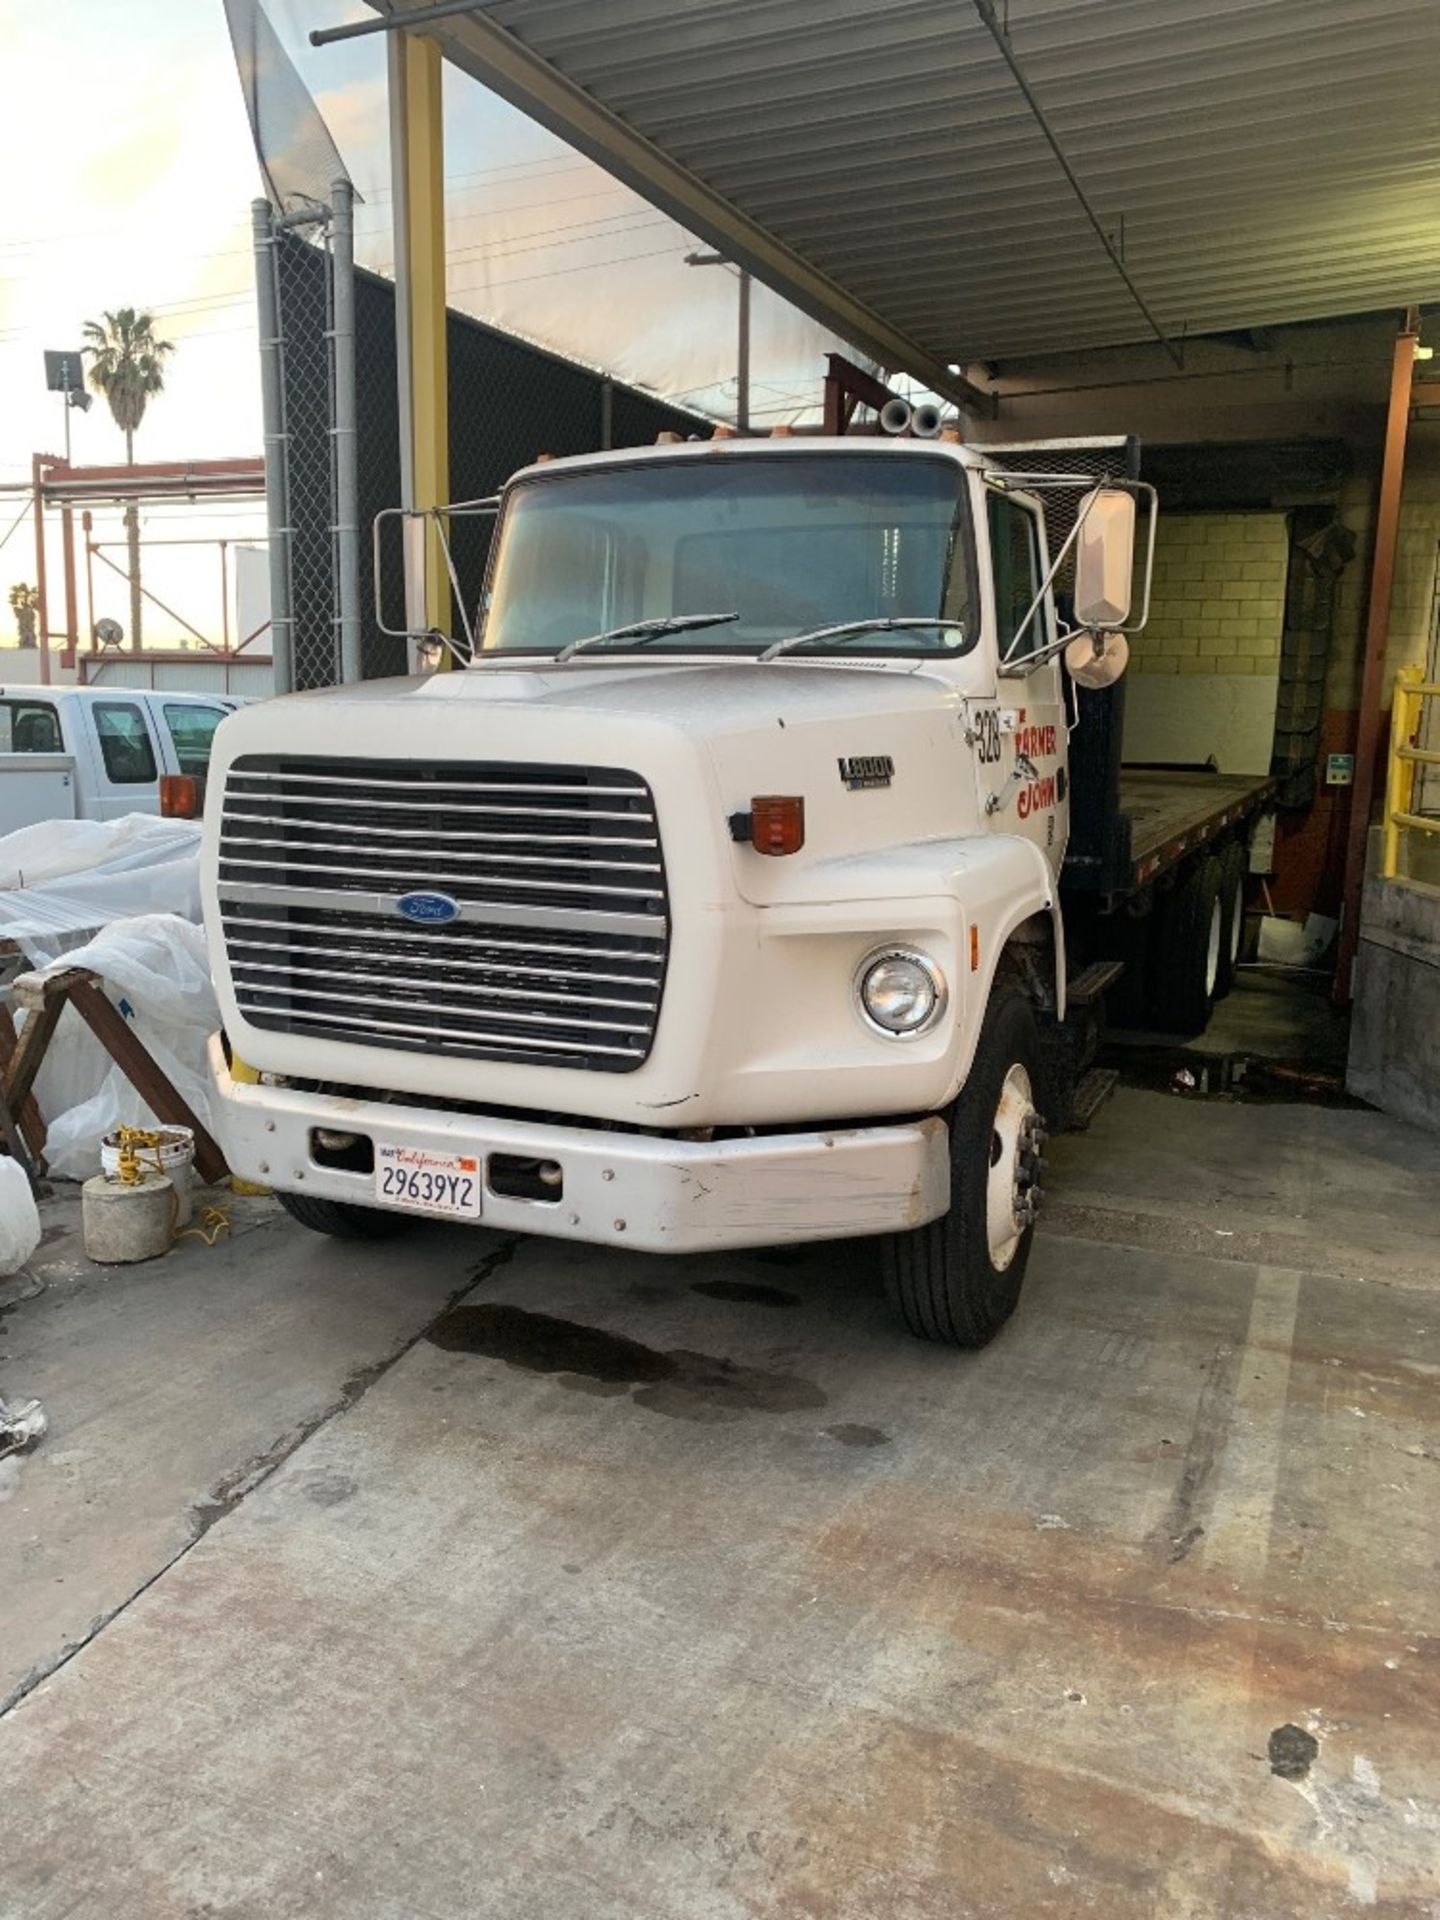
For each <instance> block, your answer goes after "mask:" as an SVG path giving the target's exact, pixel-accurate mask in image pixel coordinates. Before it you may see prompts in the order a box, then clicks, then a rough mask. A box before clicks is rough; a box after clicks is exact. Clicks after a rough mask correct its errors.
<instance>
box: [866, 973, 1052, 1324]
mask: <svg viewBox="0 0 1440 1920" xmlns="http://www.w3.org/2000/svg"><path fill="white" fill-rule="evenodd" d="M1041 1084H1042V1068H1041V1061H1040V1043H1039V1037H1038V1035H1037V1033H1036V1030H1035V1016H1034V1013H1033V1011H1032V1010H1031V1006H1030V1002H1029V1001H1028V1000H1027V999H1026V998H1025V996H1024V994H1023V993H1021V992H1019V991H1018V990H1017V989H1015V988H1010V987H1002V988H999V989H997V991H996V993H995V995H994V997H993V998H992V999H991V1002H990V1006H989V1008H988V1010H987V1012H986V1015H985V1022H984V1025H983V1026H982V1027H981V1029H980V1039H979V1043H978V1044H977V1046H976V1049H975V1062H974V1065H973V1066H972V1067H971V1069H970V1077H969V1079H968V1080H967V1081H966V1083H965V1090H964V1092H963V1093H962V1094H961V1096H960V1098H959V1100H958V1101H957V1102H956V1105H955V1111H954V1114H953V1117H952V1120H951V1125H950V1211H949V1213H947V1214H946V1215H945V1217H944V1218H943V1219H942V1220H932V1221H931V1222H930V1224H929V1225H928V1226H924V1227H917V1228H916V1229H915V1230H914V1231H913V1232H912V1233H899V1234H894V1235H892V1236H891V1237H890V1238H889V1239H888V1240H887V1241H886V1242H885V1245H884V1252H883V1260H884V1274H885V1290H886V1292H887V1294H888V1295H889V1297H890V1301H891V1304H892V1305H893V1306H894V1307H895V1308H896V1310H897V1311H898V1312H899V1314H900V1316H901V1318H902V1319H903V1320H904V1322H905V1324H906V1326H908V1327H909V1329H910V1331H911V1332H912V1333H914V1334H918V1335H919V1336H920V1338H921V1339H923V1340H942V1341H946V1342H948V1343H949V1344H950V1345H951V1346H955V1347H983V1346H984V1345H986V1343H987V1342H988V1341H990V1340H993V1339H994V1337H995V1335H996V1334H997V1333H998V1332H999V1331H1000V1329H1001V1327H1003V1326H1004V1324H1005V1322H1006V1321H1007V1320H1008V1319H1009V1318H1010V1315H1011V1314H1012V1313H1013V1312H1014V1311H1015V1303H1016V1301H1017V1300H1018V1299H1019V1298H1020V1287H1021V1283H1022V1282H1023V1280H1024V1278H1025V1267H1026V1263H1027V1261H1028V1260H1029V1258H1030V1243H1031V1240H1032V1239H1033V1238H1034V1232H1035V1216H1036V1213H1037V1211H1038V1208H1039V1203H1040V1197H1041V1192H1040V1186H1039V1180H1040V1175H1041V1173H1042V1172H1043V1170H1044V1165H1045V1162H1044V1160H1043V1158H1042V1157H1041V1151H1042V1148H1043V1147H1044V1144H1045V1123H1044V1120H1043V1119H1042V1117H1041V1115H1040V1113H1039V1111H1038V1109H1037V1107H1036V1105H1035V1100H1036V1094H1037V1090H1038V1089H1039V1087H1040V1086H1041Z"/></svg>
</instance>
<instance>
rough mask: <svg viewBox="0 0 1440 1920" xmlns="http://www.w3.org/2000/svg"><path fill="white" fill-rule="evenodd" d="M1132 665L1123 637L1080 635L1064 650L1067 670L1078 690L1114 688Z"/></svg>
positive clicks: (1128, 644)
mask: <svg viewBox="0 0 1440 1920" xmlns="http://www.w3.org/2000/svg"><path fill="white" fill-rule="evenodd" d="M1129 662H1130V642H1129V641H1128V640H1127V639H1126V638H1125V636H1124V634H1123V633H1081V634H1077V635H1076V637H1075V638H1074V639H1073V640H1072V641H1070V643H1069V645H1068V646H1067V647H1066V649H1065V669H1066V671H1067V672H1068V673H1069V675H1070V678H1071V679H1072V680H1073V681H1074V682H1075V684H1076V686H1077V687H1113V686H1114V684H1115V682H1116V681H1117V680H1118V679H1119V678H1120V676H1121V674H1122V673H1124V671H1125V669H1126V667H1127V666H1128V665H1129Z"/></svg>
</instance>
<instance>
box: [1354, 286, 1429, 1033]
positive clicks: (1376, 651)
mask: <svg viewBox="0 0 1440 1920" xmlns="http://www.w3.org/2000/svg"><path fill="white" fill-rule="evenodd" d="M1419 340H1420V311H1419V308H1418V307H1407V308H1406V309H1405V314H1404V317H1403V318H1402V320H1401V322H1400V330H1399V332H1398V333H1397V334H1396V336H1395V351H1394V353H1393V355H1392V356H1391V361H1390V405H1389V408H1388V410H1387V413H1386V416H1385V452H1384V455H1383V457H1382V460H1381V463H1380V489H1379V492H1378V494H1377V495H1376V500H1375V543H1374V548H1373V550H1372V553H1371V557H1370V593H1369V599H1368V602H1367V605H1366V611H1365V652H1364V656H1363V659H1362V663H1361V668H1360V717H1359V722H1358V725H1357V728H1356V734H1355V779H1354V784H1353V786H1352V787H1351V789H1350V824H1349V828H1348V831H1347V835H1346V842H1345V884H1344V889H1343V891H1342V893H1341V914H1340V945H1339V953H1338V956H1337V959H1336V963H1335V999H1336V1001H1337V1002H1338V1003H1339V1004H1340V1005H1341V1006H1345V1005H1346V1004H1348V1002H1349V1000H1350V990H1351V978H1352V975H1353V973H1354V968H1355V949H1356V947H1357V946H1358V945H1359V942H1360V897H1361V894H1362V892H1363V891H1364V886H1365V854H1366V848H1367V846H1368V843H1369V839H1370V809H1371V805H1372V803H1373V801H1374V798H1375V780H1376V774H1377V772H1378V764H1379V758H1380V736H1381V731H1382V729H1383V726H1384V711H1383V708H1382V706H1381V700H1380V696H1381V693H1382V692H1383V690H1384V686H1385V650H1386V645H1387V643H1388V641H1389V638H1390V592H1391V588H1392V587H1393V586H1394V583H1395V551H1396V547H1397V546H1398V544H1399V535H1400V496H1401V492H1402V489H1403V486H1404V481H1405V441H1406V438H1407V435H1408V432H1409V427H1410V394H1411V388H1412V385H1413V382H1414V373H1415V348H1416V346H1417V345H1418V344H1419Z"/></svg>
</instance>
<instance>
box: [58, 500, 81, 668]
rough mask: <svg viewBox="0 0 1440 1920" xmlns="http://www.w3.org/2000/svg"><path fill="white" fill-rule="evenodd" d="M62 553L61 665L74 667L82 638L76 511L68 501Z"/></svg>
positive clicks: (64, 510) (63, 512)
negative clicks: (63, 600)
mask: <svg viewBox="0 0 1440 1920" xmlns="http://www.w3.org/2000/svg"><path fill="white" fill-rule="evenodd" d="M60 552H61V554H62V555H63V557H64V565H65V650H64V652H63V653H62V654H61V656H60V663H61V665H62V666H67V667H73V666H74V664H75V646H76V642H77V641H78V640H79V637H80V595H79V591H78V589H77V587H76V584H75V509H74V508H73V507H72V506H71V505H70V503H69V501H68V500H67V501H66V502H65V504H64V505H63V506H62V507H61V509H60Z"/></svg>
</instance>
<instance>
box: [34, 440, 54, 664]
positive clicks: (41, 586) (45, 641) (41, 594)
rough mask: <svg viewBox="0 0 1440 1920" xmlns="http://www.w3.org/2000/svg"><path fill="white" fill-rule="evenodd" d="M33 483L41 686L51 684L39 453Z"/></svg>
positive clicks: (43, 508) (35, 457)
mask: <svg viewBox="0 0 1440 1920" xmlns="http://www.w3.org/2000/svg"><path fill="white" fill-rule="evenodd" d="M30 474H31V481H32V484H33V485H34V488H35V595H36V599H37V600H38V602H39V605H38V607H37V608H36V615H37V618H38V620H39V623H40V624H39V631H38V633H37V634H36V636H35V637H36V640H37V641H38V642H39V646H40V684H41V686H42V687H48V686H49V684H50V607H49V596H48V594H47V592H46V589H45V491H44V487H43V485H42V478H41V475H42V463H41V457H40V455H39V454H38V453H37V454H35V455H34V456H33V458H32V459H31V462H30Z"/></svg>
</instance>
